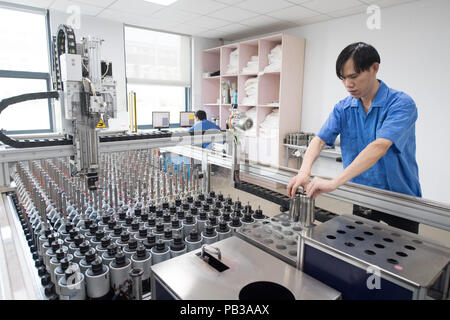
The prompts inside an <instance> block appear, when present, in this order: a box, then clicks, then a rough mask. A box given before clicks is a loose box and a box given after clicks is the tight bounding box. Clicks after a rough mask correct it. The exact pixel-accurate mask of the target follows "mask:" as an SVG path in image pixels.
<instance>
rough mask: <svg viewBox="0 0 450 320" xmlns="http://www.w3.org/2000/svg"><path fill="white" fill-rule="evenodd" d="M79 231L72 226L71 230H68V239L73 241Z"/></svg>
mask: <svg viewBox="0 0 450 320" xmlns="http://www.w3.org/2000/svg"><path fill="white" fill-rule="evenodd" d="M79 233H80V229H78V228H73V229H72V230H70V232H69V237H70V240H72V241H74V240H75V236H77V235H78V234H79Z"/></svg>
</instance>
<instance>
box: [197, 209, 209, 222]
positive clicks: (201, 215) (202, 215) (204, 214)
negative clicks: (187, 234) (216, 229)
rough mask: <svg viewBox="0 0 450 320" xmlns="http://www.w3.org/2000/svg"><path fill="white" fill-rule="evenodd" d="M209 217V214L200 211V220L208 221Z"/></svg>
mask: <svg viewBox="0 0 450 320" xmlns="http://www.w3.org/2000/svg"><path fill="white" fill-rule="evenodd" d="M207 218H208V217H207V213H206V212H205V211H203V210H202V211H200V217H199V219H201V220H206V219H207Z"/></svg>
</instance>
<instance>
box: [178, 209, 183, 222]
mask: <svg viewBox="0 0 450 320" xmlns="http://www.w3.org/2000/svg"><path fill="white" fill-rule="evenodd" d="M184 215H185V213H184V211H183V210H178V211H177V217H178V219H179V220H183V219H184Z"/></svg>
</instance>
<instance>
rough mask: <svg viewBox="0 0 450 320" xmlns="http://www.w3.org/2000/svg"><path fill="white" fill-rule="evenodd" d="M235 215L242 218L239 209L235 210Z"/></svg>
mask: <svg viewBox="0 0 450 320" xmlns="http://www.w3.org/2000/svg"><path fill="white" fill-rule="evenodd" d="M233 215H234V216H235V217H242V213H241V210H239V209H234V211H233Z"/></svg>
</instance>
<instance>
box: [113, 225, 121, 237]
mask: <svg viewBox="0 0 450 320" xmlns="http://www.w3.org/2000/svg"><path fill="white" fill-rule="evenodd" d="M113 230H114V235H115V236H120V234H121V233H122V227H121V226H115V227H114V229H113Z"/></svg>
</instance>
